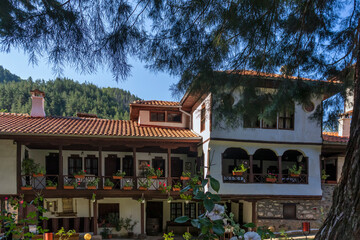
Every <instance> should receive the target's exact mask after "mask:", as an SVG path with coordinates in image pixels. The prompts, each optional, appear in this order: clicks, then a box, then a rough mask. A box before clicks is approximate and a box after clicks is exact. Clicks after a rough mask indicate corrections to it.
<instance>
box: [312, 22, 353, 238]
mask: <svg viewBox="0 0 360 240" xmlns="http://www.w3.org/2000/svg"><path fill="white" fill-rule="evenodd" d="M358 26H360V20H359V25H358ZM359 35H360V34H359V29H358V31H357V37H358V38H357V40H358V42H357V56H356V59H357V62H356V65H355V77H354V80H355V81H354V82H355V83H354V111H353V115H352V120H351V134H350V140H349V143H348V145H347V149H346V156H345V162H344V166H343V169H342V175H341V180H340V184H339V185H338V186H337V187H336V188H335V190H334V194H333V204H332V206H331V209H330V211H329V214H328V216H327V218H326V220H325V222H324V224H323V226H322V227H321V228H320V230H319V232H318V233H317V234H316V237H315V239H321V240H333V239H334V240H339V239H346V240H350V239H360V115H359V110H360V96H359V95H360V49H359V48H360V44H359V43H360V36H359Z"/></svg>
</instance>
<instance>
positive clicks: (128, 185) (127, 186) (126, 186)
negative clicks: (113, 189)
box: [123, 181, 133, 191]
mask: <svg viewBox="0 0 360 240" xmlns="http://www.w3.org/2000/svg"><path fill="white" fill-rule="evenodd" d="M132 188H133V187H132V184H131V182H130V181H126V182H125V184H124V187H123V189H124V190H127V191H129V190H131V189H132Z"/></svg>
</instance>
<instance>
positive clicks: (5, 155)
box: [0, 140, 17, 194]
mask: <svg viewBox="0 0 360 240" xmlns="http://www.w3.org/2000/svg"><path fill="white" fill-rule="evenodd" d="M0 153H1V154H0V186H1V187H0V194H16V193H17V185H16V182H17V180H16V143H14V141H13V140H0Z"/></svg>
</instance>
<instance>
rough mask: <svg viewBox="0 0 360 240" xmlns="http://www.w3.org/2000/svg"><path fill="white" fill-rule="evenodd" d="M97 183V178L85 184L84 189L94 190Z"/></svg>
mask: <svg viewBox="0 0 360 240" xmlns="http://www.w3.org/2000/svg"><path fill="white" fill-rule="evenodd" d="M98 183H99V178H97V177H96V178H94V179H93V180H91V181H89V182H88V183H87V186H86V188H87V189H96V187H97V185H98Z"/></svg>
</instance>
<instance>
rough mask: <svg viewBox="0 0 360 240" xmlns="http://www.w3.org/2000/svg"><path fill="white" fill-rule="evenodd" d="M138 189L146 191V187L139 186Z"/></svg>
mask: <svg viewBox="0 0 360 240" xmlns="http://www.w3.org/2000/svg"><path fill="white" fill-rule="evenodd" d="M139 190H140V191H146V190H147V188H146V187H141V186H140V187H139Z"/></svg>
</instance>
